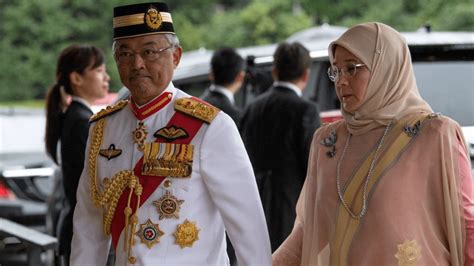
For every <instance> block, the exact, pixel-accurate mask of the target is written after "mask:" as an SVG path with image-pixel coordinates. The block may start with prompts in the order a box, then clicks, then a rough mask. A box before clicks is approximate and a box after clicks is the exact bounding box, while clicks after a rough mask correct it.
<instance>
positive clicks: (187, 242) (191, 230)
mask: <svg viewBox="0 0 474 266" xmlns="http://www.w3.org/2000/svg"><path fill="white" fill-rule="evenodd" d="M199 231H200V229H198V228H197V226H196V223H195V222H190V221H188V220H187V219H186V220H185V221H184V223H182V224H179V225H178V229H177V230H176V232H174V234H173V235H174V236H175V237H176V244H178V245H179V246H180V247H181V248H185V247H192V246H193V244H194V242H195V241H197V240H199Z"/></svg>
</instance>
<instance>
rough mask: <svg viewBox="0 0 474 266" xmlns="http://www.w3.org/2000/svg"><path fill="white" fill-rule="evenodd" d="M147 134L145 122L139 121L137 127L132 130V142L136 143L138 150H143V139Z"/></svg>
mask: <svg viewBox="0 0 474 266" xmlns="http://www.w3.org/2000/svg"><path fill="white" fill-rule="evenodd" d="M147 134H148V131H147V130H146V127H145V124H144V123H143V122H142V121H140V122H138V127H137V128H136V129H135V130H134V131H133V142H134V143H136V144H137V145H138V150H140V151H143V148H144V147H145V139H146V136H147Z"/></svg>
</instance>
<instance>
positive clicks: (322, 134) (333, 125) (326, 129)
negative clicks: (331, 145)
mask: <svg viewBox="0 0 474 266" xmlns="http://www.w3.org/2000/svg"><path fill="white" fill-rule="evenodd" d="M344 125H345V122H344V120H343V119H341V120H338V121H334V122H330V123H323V124H322V125H321V126H320V127H319V128H318V129H317V130H316V132H314V135H313V141H314V140H323V139H326V138H328V137H329V136H331V135H334V134H335V135H337V133H338V132H339V131H340V130H341V129H342V128H345V127H344ZM319 142H320V141H319Z"/></svg>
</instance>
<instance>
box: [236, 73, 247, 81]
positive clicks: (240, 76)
mask: <svg viewBox="0 0 474 266" xmlns="http://www.w3.org/2000/svg"><path fill="white" fill-rule="evenodd" d="M244 79H245V71H243V70H242V71H240V72H239V74H237V77H235V80H236V81H239V82H243V81H244Z"/></svg>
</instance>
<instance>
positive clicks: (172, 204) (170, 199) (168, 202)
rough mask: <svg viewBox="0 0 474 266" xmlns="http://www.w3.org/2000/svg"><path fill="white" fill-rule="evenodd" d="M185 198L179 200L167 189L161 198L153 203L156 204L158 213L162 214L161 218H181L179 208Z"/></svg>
mask: <svg viewBox="0 0 474 266" xmlns="http://www.w3.org/2000/svg"><path fill="white" fill-rule="evenodd" d="M183 202H184V200H179V199H178V198H176V197H175V196H173V195H171V193H170V192H169V191H166V193H165V195H163V196H162V197H161V198H160V199H158V200H155V201H153V205H155V206H156V209H157V210H158V213H159V214H160V220H162V219H164V218H176V219H179V210H180V209H181V204H183Z"/></svg>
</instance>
